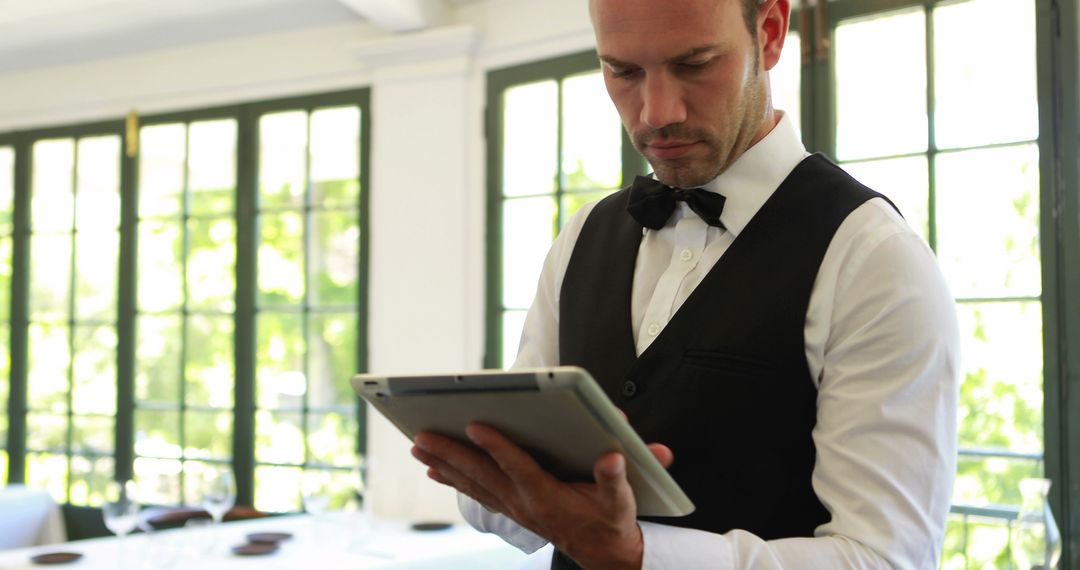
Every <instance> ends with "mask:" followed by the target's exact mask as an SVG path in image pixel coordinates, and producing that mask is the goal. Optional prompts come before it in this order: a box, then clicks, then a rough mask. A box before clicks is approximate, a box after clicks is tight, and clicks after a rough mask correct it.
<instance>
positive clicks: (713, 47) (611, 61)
mask: <svg viewBox="0 0 1080 570" xmlns="http://www.w3.org/2000/svg"><path fill="white" fill-rule="evenodd" d="M719 49H720V45H719V44H708V45H703V46H697V47H692V48H690V49H688V50H686V51H684V52H682V53H680V54H677V55H675V56H673V57H670V58H668V59H667V61H666V63H676V62H680V61H686V60H687V59H690V58H692V57H694V56H696V55H701V54H703V53H709V52H714V51H717V50H719ZM599 59H600V61H601V62H602V63H606V64H608V65H610V66H611V67H635V66H636V65H637V64H634V63H629V62H626V61H623V60H621V59H619V58H617V57H612V56H610V55H601V56H599Z"/></svg>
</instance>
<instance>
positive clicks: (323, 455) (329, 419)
mask: <svg viewBox="0 0 1080 570" xmlns="http://www.w3.org/2000/svg"><path fill="white" fill-rule="evenodd" d="M359 435H360V426H359V424H358V423H357V421H356V418H355V417H352V416H350V415H345V414H311V415H309V416H308V449H309V451H310V457H309V458H308V459H309V460H310V461H311V462H313V463H321V464H324V465H352V463H354V462H355V459H354V458H355V457H356V438H357V437H359ZM346 474H348V472H346Z"/></svg>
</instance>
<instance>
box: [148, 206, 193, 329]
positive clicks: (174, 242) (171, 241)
mask: <svg viewBox="0 0 1080 570" xmlns="http://www.w3.org/2000/svg"><path fill="white" fill-rule="evenodd" d="M138 249H139V270H138V273H139V282H138V287H139V288H138V305H139V310H141V311H148V312H161V311H170V310H176V309H179V308H180V305H181V304H182V303H183V302H184V280H183V264H182V260H183V256H184V236H183V226H181V225H180V224H179V223H174V222H150V221H143V222H140V223H139V248H138Z"/></svg>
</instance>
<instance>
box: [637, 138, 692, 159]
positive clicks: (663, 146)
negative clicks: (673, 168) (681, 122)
mask: <svg viewBox="0 0 1080 570" xmlns="http://www.w3.org/2000/svg"><path fill="white" fill-rule="evenodd" d="M696 144H697V143H696V142H693V141H652V142H650V143H648V145H647V147H648V149H649V153H650V154H652V155H653V156H655V157H656V158H660V159H673V158H682V157H683V156H686V155H687V154H688V153H689V152H690V150H691V149H693V148H694V145H696Z"/></svg>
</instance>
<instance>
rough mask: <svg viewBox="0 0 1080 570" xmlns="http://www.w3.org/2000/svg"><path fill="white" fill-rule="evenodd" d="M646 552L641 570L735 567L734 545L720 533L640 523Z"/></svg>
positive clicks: (716, 569) (689, 569)
mask: <svg viewBox="0 0 1080 570" xmlns="http://www.w3.org/2000/svg"><path fill="white" fill-rule="evenodd" d="M638 526H639V527H640V528H641V538H642V541H643V543H644V548H645V552H644V554H643V556H642V560H641V570H675V569H678V570H696V569H698V568H701V569H702V570H704V569H709V570H727V569H731V568H735V552H734V549H733V548H732V546H731V543H730V542H728V541H726V540H724V539H723V538H722V537H721V536H718V535H716V534H712V533H708V532H704V531H700V530H694V529H689V528H682V527H676V526H670V525H665V524H657V523H651V522H644V521H639V522H638Z"/></svg>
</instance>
